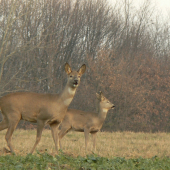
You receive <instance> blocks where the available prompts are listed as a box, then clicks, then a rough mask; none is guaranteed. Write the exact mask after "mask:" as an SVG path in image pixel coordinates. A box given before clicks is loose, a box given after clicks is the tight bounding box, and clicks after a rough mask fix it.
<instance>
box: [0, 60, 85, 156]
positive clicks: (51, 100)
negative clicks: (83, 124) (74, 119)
mask: <svg viewBox="0 0 170 170" xmlns="http://www.w3.org/2000/svg"><path fill="white" fill-rule="evenodd" d="M85 70H86V65H85V64H83V65H82V66H81V67H80V69H79V70H78V71H72V70H71V67H70V66H69V64H68V63H66V64H65V72H66V73H67V75H68V77H67V84H66V86H65V88H64V90H63V91H62V92H61V93H59V94H39V93H31V92H16V93H10V94H8V95H6V96H4V97H2V98H1V99H0V109H1V112H2V115H3V120H2V122H0V130H3V129H6V128H8V130H7V133H6V136H5V139H6V141H7V144H8V147H9V148H10V150H11V152H13V153H14V149H13V146H12V144H11V137H12V134H13V132H14V130H15V128H16V126H17V124H18V122H19V121H20V120H21V119H23V120H26V121H29V122H36V123H37V136H36V142H35V144H34V146H33V148H32V150H31V152H30V153H31V154H32V153H33V152H34V150H35V147H36V146H37V144H38V143H39V141H40V138H41V134H42V130H43V128H44V126H45V124H49V125H50V127H51V132H52V137H53V140H54V143H55V149H56V151H58V146H59V139H58V127H59V124H60V123H61V122H62V120H63V118H64V116H65V114H66V111H67V108H68V106H69V105H70V103H71V101H72V99H73V97H74V95H75V92H76V89H77V87H78V85H79V83H80V77H81V76H82V74H83V73H84V72H85Z"/></svg>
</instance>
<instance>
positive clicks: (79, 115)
mask: <svg viewBox="0 0 170 170" xmlns="http://www.w3.org/2000/svg"><path fill="white" fill-rule="evenodd" d="M96 95H97V98H98V100H99V104H98V107H99V112H98V113H94V112H84V111H81V110H75V109H68V111H67V113H66V115H65V117H64V119H63V122H62V124H61V131H60V132H59V141H60V147H61V139H62V138H63V137H64V135H66V134H67V133H68V132H69V131H70V130H74V131H78V132H84V136H85V148H86V150H87V145H88V141H89V133H91V134H92V136H93V148H94V150H95V149H96V133H97V132H98V131H99V130H100V129H101V128H102V125H103V123H104V121H105V118H106V115H107V112H108V110H109V109H111V108H113V107H114V105H113V104H112V103H111V102H110V101H109V100H108V99H106V98H105V97H104V96H103V95H102V93H101V94H96Z"/></svg>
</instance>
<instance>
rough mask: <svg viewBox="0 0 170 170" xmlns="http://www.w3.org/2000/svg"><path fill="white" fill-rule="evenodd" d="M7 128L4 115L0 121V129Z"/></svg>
mask: <svg viewBox="0 0 170 170" xmlns="http://www.w3.org/2000/svg"><path fill="white" fill-rule="evenodd" d="M7 128H8V120H7V118H6V117H3V120H2V121H1V122H0V131H1V130H4V129H7Z"/></svg>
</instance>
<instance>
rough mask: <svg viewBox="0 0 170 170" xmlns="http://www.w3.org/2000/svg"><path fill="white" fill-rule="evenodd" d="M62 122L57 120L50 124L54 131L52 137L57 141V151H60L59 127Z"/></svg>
mask: <svg viewBox="0 0 170 170" xmlns="http://www.w3.org/2000/svg"><path fill="white" fill-rule="evenodd" d="M59 125H60V123H58V122H55V123H52V124H50V127H51V133H52V137H53V140H54V143H55V150H56V152H58V149H59V137H58V127H59Z"/></svg>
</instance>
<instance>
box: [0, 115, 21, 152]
mask: <svg viewBox="0 0 170 170" xmlns="http://www.w3.org/2000/svg"><path fill="white" fill-rule="evenodd" d="M8 115H13V116H11V117H5V118H4V121H2V122H1V123H2V124H0V130H2V129H6V128H8V130H7V133H6V135H5V139H6V141H7V145H8V147H9V148H10V150H11V152H12V153H15V152H14V149H13V146H12V143H11V139H12V134H13V132H14V130H15V129H16V127H17V125H18V123H19V121H20V120H21V115H20V114H15V113H14V114H13V113H12V114H8Z"/></svg>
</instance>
